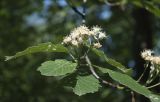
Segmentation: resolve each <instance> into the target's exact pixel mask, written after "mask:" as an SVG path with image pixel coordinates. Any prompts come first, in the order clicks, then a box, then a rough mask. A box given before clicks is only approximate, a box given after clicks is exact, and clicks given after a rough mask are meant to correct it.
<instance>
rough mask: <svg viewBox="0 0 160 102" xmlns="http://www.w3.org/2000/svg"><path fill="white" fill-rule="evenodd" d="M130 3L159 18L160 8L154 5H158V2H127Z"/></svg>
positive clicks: (139, 0)
mask: <svg viewBox="0 0 160 102" xmlns="http://www.w3.org/2000/svg"><path fill="white" fill-rule="evenodd" d="M129 1H130V2H131V3H133V4H134V5H136V6H138V7H142V8H145V9H146V10H148V11H149V12H151V13H153V14H155V15H156V16H158V17H160V8H159V7H158V6H157V5H155V4H158V3H160V2H158V1H156V0H155V1H147V0H146V1H144V0H143V1H141V0H129Z"/></svg>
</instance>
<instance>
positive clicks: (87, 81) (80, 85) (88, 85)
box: [73, 75, 100, 96]
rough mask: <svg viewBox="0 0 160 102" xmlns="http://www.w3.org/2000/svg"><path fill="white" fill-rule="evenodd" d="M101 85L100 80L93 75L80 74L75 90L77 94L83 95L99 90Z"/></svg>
mask: <svg viewBox="0 0 160 102" xmlns="http://www.w3.org/2000/svg"><path fill="white" fill-rule="evenodd" d="M99 87H100V85H99V81H98V80H97V79H96V78H95V77H93V76H92V75H89V76H78V77H77V83H76V86H75V87H74V89H73V91H74V93H75V94H77V95H79V96H81V95H84V94H87V93H94V92H97V91H98V89H99Z"/></svg>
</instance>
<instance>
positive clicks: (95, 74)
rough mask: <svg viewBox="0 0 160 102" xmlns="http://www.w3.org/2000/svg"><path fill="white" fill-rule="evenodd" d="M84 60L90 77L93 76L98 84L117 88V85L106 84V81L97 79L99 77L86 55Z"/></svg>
mask: <svg viewBox="0 0 160 102" xmlns="http://www.w3.org/2000/svg"><path fill="white" fill-rule="evenodd" d="M85 59H86V62H87V64H88V66H89V69H90V71H91V73H92V75H93V76H94V77H95V78H96V79H98V80H99V81H100V82H102V83H103V84H107V85H109V86H112V87H115V88H119V85H115V84H113V83H110V82H108V81H106V80H103V79H101V78H100V77H99V75H98V74H97V73H96V72H95V70H94V68H93V67H92V64H91V61H90V59H89V58H88V56H87V55H86V56H85Z"/></svg>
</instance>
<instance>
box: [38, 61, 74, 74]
mask: <svg viewBox="0 0 160 102" xmlns="http://www.w3.org/2000/svg"><path fill="white" fill-rule="evenodd" d="M76 66H77V63H73V62H71V61H67V60H55V61H46V62H44V63H42V65H41V66H40V67H39V68H38V69H37V70H38V71H40V72H41V74H42V75H45V76H61V75H66V74H68V73H72V72H74V71H75V70H76Z"/></svg>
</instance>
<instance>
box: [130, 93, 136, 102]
mask: <svg viewBox="0 0 160 102" xmlns="http://www.w3.org/2000/svg"><path fill="white" fill-rule="evenodd" d="M131 95H132V102H136V99H135V95H134V92H133V91H131Z"/></svg>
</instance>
